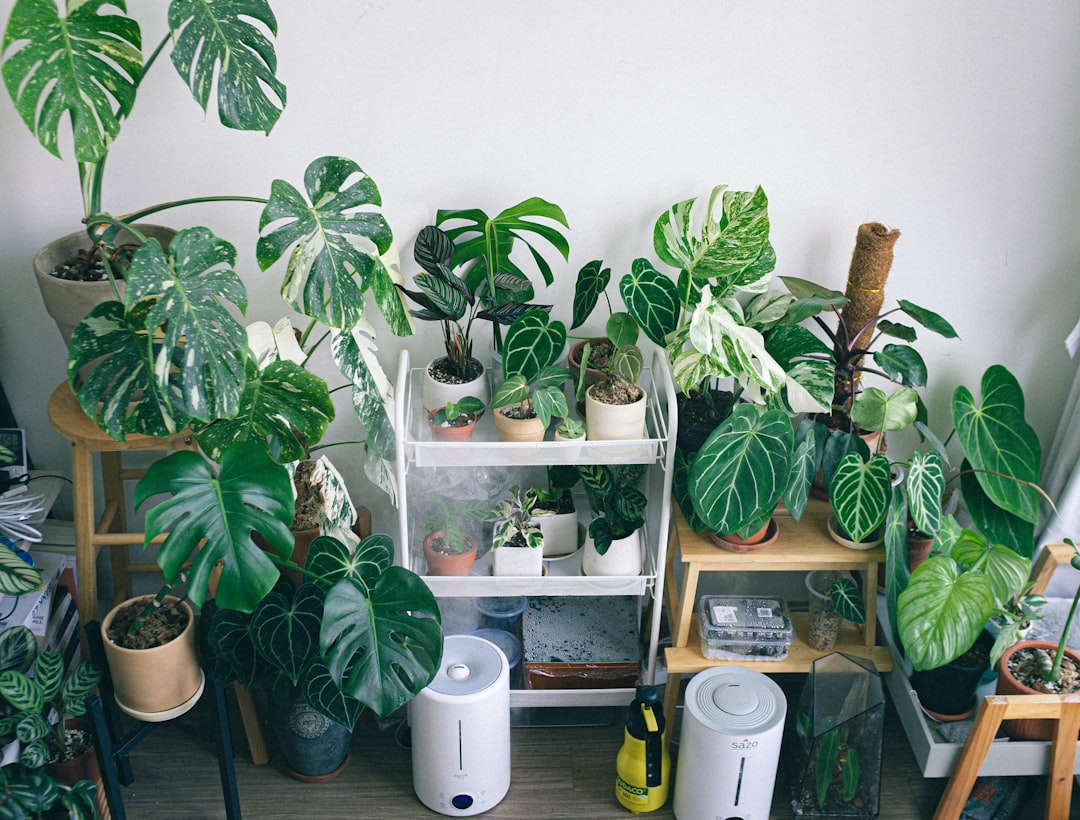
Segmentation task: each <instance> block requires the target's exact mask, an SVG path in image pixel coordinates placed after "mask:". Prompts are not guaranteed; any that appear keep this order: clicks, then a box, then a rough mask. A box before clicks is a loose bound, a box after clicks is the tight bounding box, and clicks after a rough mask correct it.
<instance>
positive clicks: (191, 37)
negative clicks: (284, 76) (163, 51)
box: [169, 0, 285, 134]
mask: <svg viewBox="0 0 1080 820" xmlns="http://www.w3.org/2000/svg"><path fill="white" fill-rule="evenodd" d="M252 20H255V21H258V22H259V23H261V24H262V26H264V27H265V28H266V30H267V31H269V32H270V33H271V34H274V35H276V34H277V20H276V19H275V18H274V13H273V11H271V9H270V4H269V3H268V2H266V0H225V2H214V3H206V2H202V1H201V0H172V2H170V3H169V28H170V29H171V30H172V32H173V35H174V40H173V48H172V63H173V66H175V68H176V71H177V73H179V74H180V77H181V78H182V79H183V80H184V82H185V83H187V86H188V88H189V89H191V94H192V96H193V97H194V98H195V101H196V102H197V103H198V104H199V106H200V107H201V108H202V110H203V111H204V112H205V111H206V107H207V104H208V102H209V99H210V91H211V89H213V88H214V86H215V84H216V86H217V97H218V106H217V107H218V114H219V116H220V117H221V122H222V124H223V125H226V126H228V127H229V128H239V129H242V130H247V131H262V132H264V133H267V134H269V133H270V130H271V129H272V128H273V127H274V123H276V122H277V120H278V117H280V116H281V111H282V109H283V108H284V107H285V85H284V83H282V82H281V81H280V80H279V79H278V78H277V76H276V75H275V72H276V71H277V56H276V55H275V54H274V45H273V43H272V42H271V41H270V40H269V39H268V38H267V37H266V35H265V34H263V31H262V29H260V28H259V27H257V26H255V25H253V23H252V22H251V21H252Z"/></svg>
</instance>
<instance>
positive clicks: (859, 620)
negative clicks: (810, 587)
mask: <svg viewBox="0 0 1080 820" xmlns="http://www.w3.org/2000/svg"><path fill="white" fill-rule="evenodd" d="M829 600H831V601H832V605H833V609H835V610H836V612H837V614H838V615H839V616H840V617H841V618H843V619H844V620H846V621H851V622H852V623H853V624H864V623H866V604H865V603H864V602H863V599H862V593H860V592H859V587H858V586H857V585H856V584H855V582H854V581H852V580H851V579H850V578H845V577H844V576H839V577H837V578H835V579H834V580H833V582H832V585H831V586H830V587H829Z"/></svg>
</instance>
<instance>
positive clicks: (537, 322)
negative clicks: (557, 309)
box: [502, 310, 566, 382]
mask: <svg viewBox="0 0 1080 820" xmlns="http://www.w3.org/2000/svg"><path fill="white" fill-rule="evenodd" d="M565 345H566V325H564V324H563V323H562V322H560V321H558V320H554V319H551V318H550V316H548V314H547V313H546V312H544V311H542V310H533V311H530V312H529V313H526V314H525V315H524V316H520V317H519V318H517V319H515V320H514V322H513V324H512V325H510V329H509V330H507V331H506V339H505V341H504V343H503V348H502V351H503V373H504V374H505V375H506V376H513V375H521V376H524V377H525V380H526V381H529V382H533V381H536V380H537V379H538V378H539V377H540V374H541V372H542V371H543V370H544V369H545V368H547V367H550V366H551V365H552V364H554V363H555V361H556V359H558V358H559V356H560V355H561V354H562V351H563V347H565Z"/></svg>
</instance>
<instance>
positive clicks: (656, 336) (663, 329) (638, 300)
mask: <svg viewBox="0 0 1080 820" xmlns="http://www.w3.org/2000/svg"><path fill="white" fill-rule="evenodd" d="M619 293H620V295H621V296H622V298H623V303H624V304H625V305H626V309H627V311H629V313H630V315H631V316H633V317H634V321H635V322H637V324H638V327H640V328H641V330H642V332H643V333H644V334H645V335H646V336H648V337H649V339H651V340H652V341H653V343H655V344H657V345H660V346H661V347H662V346H664V345H665V344H667V335H668V334H669V333H671V332H673V331H674V330H675V328H676V327H677V326H678V324H679V313H680V311H681V309H682V305H681V303H680V301H679V290H678V287H677V286H676V285H675V283H674V282H672V281H671V279H670V278H669V277H667V276H665V275H664V274H662V273H660V272H659V271H657V270H656V268H654V267H653V266H652V263H651V262H649V260H648V259H635V260H634V261H633V263H632V264H631V266H630V273H628V274H626V275H624V276H623V277H622V279H620V280H619Z"/></svg>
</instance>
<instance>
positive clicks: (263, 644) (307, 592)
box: [251, 584, 323, 684]
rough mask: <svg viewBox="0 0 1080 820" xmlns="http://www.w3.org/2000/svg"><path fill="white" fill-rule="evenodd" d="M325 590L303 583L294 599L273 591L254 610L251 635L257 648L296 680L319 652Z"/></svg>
mask: <svg viewBox="0 0 1080 820" xmlns="http://www.w3.org/2000/svg"><path fill="white" fill-rule="evenodd" d="M322 613H323V592H322V590H321V589H319V587H317V586H315V585H314V584H304V585H302V586H301V587H300V588H299V589H298V590H297V591H296V593H295V594H294V595H293V596H292V599H291V600H290V599H289V598H287V597H286V596H284V595H281V594H280V593H277V592H271V593H270V594H269V595H267V596H266V597H265V598H263V599H262V601H260V602H259V605H258V606H257V607H255V611H254V612H252V613H251V639H252V640H253V641H254V643H255V649H256V650H257V651H258V652H259V654H261V655H262V656H263V657H264V658H266V659H267V660H268V661H269V662H270V663H271V664H273V665H274V666H276V667H277V668H278V669H280V670H281V671H282V672H283V673H284V674H285V675H286V677H288V678H289V680H290V681H292V682H293V683H294V684H295V683H299V681H300V677H301V675H302V674H303V673H304V669H305V667H306V666H307V664H308V662H309V661H310V660H311V658H312V657H313V655H314V654H315V653H316V652H318V647H319V628H320V626H321V624H322Z"/></svg>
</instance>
